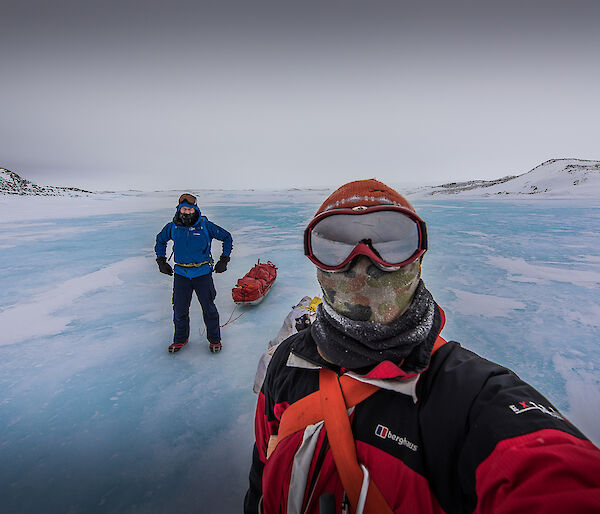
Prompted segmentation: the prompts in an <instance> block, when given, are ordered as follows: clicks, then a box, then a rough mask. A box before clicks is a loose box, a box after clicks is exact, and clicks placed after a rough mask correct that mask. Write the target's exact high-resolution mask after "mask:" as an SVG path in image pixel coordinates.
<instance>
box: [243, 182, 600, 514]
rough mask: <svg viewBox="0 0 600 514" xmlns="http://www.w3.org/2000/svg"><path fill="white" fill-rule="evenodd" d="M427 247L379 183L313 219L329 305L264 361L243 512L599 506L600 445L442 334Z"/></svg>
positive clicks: (345, 189) (311, 244)
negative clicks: (428, 278) (425, 262)
mask: <svg viewBox="0 0 600 514" xmlns="http://www.w3.org/2000/svg"><path fill="white" fill-rule="evenodd" d="M426 250H427V229H426V226H425V222H424V221H423V220H422V219H421V218H420V217H419V216H418V215H417V213H416V211H415V209H414V207H413V206H412V205H411V204H410V203H409V202H408V201H407V200H406V199H405V198H404V197H403V196H402V195H400V194H399V193H398V192H397V191H394V190H393V189H392V188H390V187H388V186H386V185H385V184H383V183H381V182H379V181H377V180H374V179H372V180H360V181H356V182H350V183H348V184H345V185H344V186H342V187H340V188H339V189H338V190H336V191H335V192H333V193H332V194H331V195H330V196H329V197H328V198H327V199H326V200H325V202H324V203H323V205H321V207H320V208H319V210H318V211H317V213H316V214H315V217H314V218H313V219H312V220H311V221H310V223H309V224H308V226H307V228H306V230H305V233H304V251H305V254H306V256H307V257H308V258H309V259H310V260H311V261H312V262H313V263H314V264H315V266H316V267H317V280H318V282H319V284H320V286H321V289H322V292H323V302H322V304H321V305H320V306H319V308H318V311H317V317H316V320H315V322H314V323H313V324H312V326H310V328H309V329H306V330H303V331H301V332H299V333H297V334H295V335H293V336H291V337H290V338H288V339H287V340H285V341H284V342H282V343H281V344H280V345H279V346H278V347H277V350H276V351H275V353H274V355H273V358H272V360H271V363H270V365H269V368H268V370H267V374H266V377H265V380H264V383H263V387H262V390H261V392H260V395H259V400H258V405H257V410H256V421H255V428H256V444H255V449H254V455H253V464H252V468H251V471H250V489H249V491H248V493H247V495H246V501H245V512H246V513H247V514H249V513H256V512H258V511H259V510H258V509H259V504H260V505H261V506H262V510H261V512H263V513H265V514H271V513H287V512H306V513H314V514H317V513H319V510H320V507H319V505H320V504H321V505H325V504H326V503H327V502H329V504H331V505H332V508H333V510H331V512H346V511H348V512H352V513H355V512H356V513H362V512H365V513H369V514H384V513H387V514H390V513H392V512H407V513H417V512H418V513H421V512H432V513H435V512H439V513H441V512H475V511H477V512H482V513H487V512H515V511H527V512H537V513H542V512H544V513H545V512H562V511H569V512H598V511H600V451H599V450H598V448H596V447H595V446H594V445H593V444H592V443H591V442H590V441H589V440H587V439H586V437H585V436H584V435H583V434H582V433H581V432H580V431H579V430H578V429H577V428H576V427H574V426H573V425H572V424H571V423H569V422H568V421H567V420H566V419H565V418H563V416H562V415H561V414H560V413H559V412H558V411H557V410H556V409H555V408H554V407H552V405H551V404H550V402H549V401H548V400H547V399H546V398H544V397H543V396H542V395H541V394H540V393H539V392H538V391H536V390H535V389H534V388H533V387H531V386H530V385H528V384H526V383H524V382H522V381H521V380H519V379H518V377H517V376H516V375H514V373H512V372H510V371H509V370H507V369H506V368H503V367H501V366H499V365H497V364H494V363H491V362H489V361H487V360H485V359H483V358H481V357H479V356H478V355H476V354H474V353H472V352H470V351H468V350H466V349H464V348H462V347H461V346H460V344H458V343H455V342H446V341H445V340H444V339H443V338H442V337H441V336H440V332H441V331H442V328H443V326H444V319H445V316H444V312H443V311H442V309H441V308H440V307H439V306H438V305H437V303H436V302H435V301H434V299H433V297H432V295H431V293H430V292H429V291H428V290H427V288H426V287H425V285H424V283H423V281H422V280H421V262H422V259H423V256H424V254H425V252H426ZM332 384H333V385H332ZM336 384H337V385H336ZM336 398H337V400H336ZM336 402H337V403H336ZM340 405H341V406H340ZM348 416H350V417H349V418H348ZM549 491H551V493H549ZM344 509H347V510H344ZM321 512H323V510H321Z"/></svg>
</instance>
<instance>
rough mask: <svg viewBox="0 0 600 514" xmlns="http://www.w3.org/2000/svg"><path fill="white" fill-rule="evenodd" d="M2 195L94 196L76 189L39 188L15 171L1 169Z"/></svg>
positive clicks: (0, 189)
mask: <svg viewBox="0 0 600 514" xmlns="http://www.w3.org/2000/svg"><path fill="white" fill-rule="evenodd" d="M0 194H4V195H21V196H26V195H28V196H65V195H71V196H79V195H87V194H92V191H86V190H85V189H78V188H76V187H59V186H38V185H37V184H34V183H33V182H31V181H29V180H26V179H24V178H22V177H21V176H20V175H19V174H18V173H15V172H14V171H10V170H7V169H6V168H0Z"/></svg>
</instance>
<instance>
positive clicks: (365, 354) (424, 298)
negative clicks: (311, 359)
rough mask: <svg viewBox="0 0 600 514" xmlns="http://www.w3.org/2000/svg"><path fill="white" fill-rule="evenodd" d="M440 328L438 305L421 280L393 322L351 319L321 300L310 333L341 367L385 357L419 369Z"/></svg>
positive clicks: (369, 364) (370, 364) (412, 370)
mask: <svg viewBox="0 0 600 514" xmlns="http://www.w3.org/2000/svg"><path fill="white" fill-rule="evenodd" d="M441 328H442V316H441V314H440V308H439V307H438V305H437V304H436V303H435V301H434V300H433V297H432V296H431V293H430V292H429V291H428V290H427V289H426V288H425V284H424V283H423V281H422V280H421V281H420V282H419V285H418V286H417V289H416V291H415V295H414V297H413V300H412V302H411V304H410V306H409V307H408V309H407V310H406V312H404V313H403V314H402V316H400V317H399V318H398V319H396V320H394V321H393V322H392V323H390V324H383V323H375V322H372V321H354V320H351V319H349V318H346V317H345V316H342V315H341V314H338V313H337V312H335V311H334V310H333V309H332V308H331V307H330V306H329V305H327V304H325V303H323V304H321V305H319V309H318V311H317V317H316V319H315V321H314V323H313V324H312V326H311V336H312V337H313V339H314V340H315V342H316V344H317V347H318V348H319V351H320V352H321V353H322V355H323V356H324V357H325V358H326V359H327V360H328V361H329V362H331V363H333V364H336V365H337V366H340V367H342V368H346V369H351V370H358V369H365V368H369V367H374V366H376V365H377V364H379V363H380V362H383V361H386V360H387V361H391V362H393V363H394V364H396V365H397V366H399V367H400V368H401V369H402V370H403V371H404V372H406V373H419V372H421V371H423V370H424V369H425V368H427V366H428V365H429V360H430V358H431V350H432V349H433V345H434V343H435V340H436V339H437V336H438V334H439V332H440V330H441Z"/></svg>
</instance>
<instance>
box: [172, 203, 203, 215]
mask: <svg viewBox="0 0 600 514" xmlns="http://www.w3.org/2000/svg"><path fill="white" fill-rule="evenodd" d="M182 207H191V208H192V209H196V210H197V211H198V215H201V214H202V213H201V212H200V207H198V206H197V205H195V204H193V203H188V202H181V203H180V204H179V205H178V206H177V210H176V211H175V214H177V213H179V211H180V210H181V208H182Z"/></svg>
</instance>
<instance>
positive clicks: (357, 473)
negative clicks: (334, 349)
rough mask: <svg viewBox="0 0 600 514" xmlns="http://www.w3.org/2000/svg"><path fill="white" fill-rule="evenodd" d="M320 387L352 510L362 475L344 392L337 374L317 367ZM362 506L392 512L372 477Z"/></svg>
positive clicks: (329, 433)
mask: <svg viewBox="0 0 600 514" xmlns="http://www.w3.org/2000/svg"><path fill="white" fill-rule="evenodd" d="M319 391H320V393H321V410H322V412H323V414H324V418H325V430H326V431H327V437H328V438H329V445H330V446H331V453H332V454H333V460H334V461H335V467H336V469H337V471H338V474H339V475H340V479H341V480H342V484H343V486H344V490H345V491H346V494H347V495H348V498H349V500H350V505H352V510H353V512H357V510H358V505H359V499H360V496H361V490H362V488H363V477H364V475H363V470H362V469H361V467H360V465H359V463H358V458H357V456H356V444H355V442H354V436H353V435H352V429H351V427H350V420H349V418H348V412H347V406H346V403H345V401H344V395H343V394H342V389H341V387H340V382H339V381H338V377H337V375H336V374H335V373H334V372H333V371H331V370H329V369H321V370H320V372H319ZM363 501H364V500H363ZM361 503H362V502H361ZM364 508H365V510H364V512H367V513H372V514H387V513H390V514H393V510H392V509H391V508H390V506H389V505H388V504H387V502H386V501H385V498H384V497H383V495H382V494H381V492H380V491H379V489H378V488H377V485H375V483H374V482H373V481H372V480H369V483H368V489H367V496H366V503H365V504H364ZM361 510H362V509H361Z"/></svg>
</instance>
